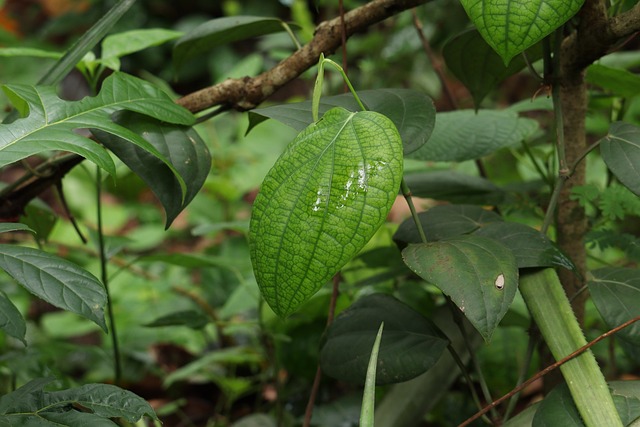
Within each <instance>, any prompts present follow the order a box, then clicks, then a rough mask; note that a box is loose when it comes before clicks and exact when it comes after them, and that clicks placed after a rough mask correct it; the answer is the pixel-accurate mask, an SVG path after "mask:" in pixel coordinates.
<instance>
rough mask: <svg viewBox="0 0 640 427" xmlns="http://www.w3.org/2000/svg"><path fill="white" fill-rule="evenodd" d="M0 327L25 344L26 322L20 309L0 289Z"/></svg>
mask: <svg viewBox="0 0 640 427" xmlns="http://www.w3.org/2000/svg"><path fill="white" fill-rule="evenodd" d="M0 329H2V330H3V331H4V332H6V333H7V335H10V336H12V337H14V338H16V339H19V340H20V341H22V343H23V344H24V345H27V342H26V341H25V339H24V336H25V334H26V333H27V324H26V323H25V321H24V318H23V317H22V314H20V311H18V309H17V308H16V306H15V305H13V303H12V302H11V300H10V299H9V298H7V295H6V294H5V293H4V292H2V291H0Z"/></svg>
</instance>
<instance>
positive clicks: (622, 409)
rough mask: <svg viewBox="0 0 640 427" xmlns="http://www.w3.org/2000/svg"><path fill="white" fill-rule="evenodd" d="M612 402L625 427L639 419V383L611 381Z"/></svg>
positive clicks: (632, 426) (631, 426) (631, 425)
mask: <svg viewBox="0 0 640 427" xmlns="http://www.w3.org/2000/svg"><path fill="white" fill-rule="evenodd" d="M609 386H610V388H611V394H612V395H613V400H614V402H615V404H616V408H617V409H618V413H619V414H620V418H621V419H622V423H623V424H624V425H625V426H629V427H634V424H631V423H632V421H634V420H638V419H639V418H640V381H637V380H636V381H611V382H610V383H609Z"/></svg>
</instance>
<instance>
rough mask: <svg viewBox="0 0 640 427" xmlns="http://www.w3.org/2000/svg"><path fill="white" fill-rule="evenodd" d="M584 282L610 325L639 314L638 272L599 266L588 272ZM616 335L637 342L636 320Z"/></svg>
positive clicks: (639, 329) (638, 327)
mask: <svg viewBox="0 0 640 427" xmlns="http://www.w3.org/2000/svg"><path fill="white" fill-rule="evenodd" d="M591 273H592V274H593V280H590V281H589V282H588V283H587V284H588V286H589V292H590V293H591V297H592V298H593V302H594V303H595V305H596V308H597V309H598V312H600V315H601V316H602V318H603V319H604V321H605V322H606V324H607V326H609V327H610V328H615V327H616V326H619V325H621V324H623V323H624V322H626V321H628V320H631V319H633V318H634V317H637V316H640V272H639V271H638V270H637V269H635V268H614V267H607V268H600V269H597V270H594V271H592V272H591ZM616 336H618V337H620V338H622V339H625V340H627V341H629V342H630V343H632V344H635V345H640V324H639V323H638V322H636V323H634V324H633V325H631V326H628V327H626V328H624V329H623V330H621V331H620V332H618V333H617V334H616Z"/></svg>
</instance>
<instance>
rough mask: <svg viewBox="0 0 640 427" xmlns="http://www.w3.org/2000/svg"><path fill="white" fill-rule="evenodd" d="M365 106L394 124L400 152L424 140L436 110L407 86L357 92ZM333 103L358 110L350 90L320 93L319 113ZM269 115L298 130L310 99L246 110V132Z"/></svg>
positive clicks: (304, 121)
mask: <svg viewBox="0 0 640 427" xmlns="http://www.w3.org/2000/svg"><path fill="white" fill-rule="evenodd" d="M358 96H359V97H360V99H361V101H362V102H363V103H364V105H365V107H366V108H367V110H370V111H376V112H378V113H380V114H383V115H385V116H387V117H388V118H389V119H391V121H392V122H393V124H395V125H396V128H397V129H398V132H400V136H401V137H402V142H403V144H404V154H405V155H406V154H409V153H412V152H414V151H416V150H417V149H418V148H420V147H421V146H422V145H423V144H424V143H426V142H427V140H428V139H429V137H430V136H431V132H432V131H433V126H434V121H435V116H436V110H435V107H434V105H433V101H432V100H431V98H429V97H428V96H427V95H425V94H423V93H421V92H417V91H414V90H410V89H375V90H363V91H362V92H358ZM333 107H342V108H345V109H347V110H349V111H358V110H360V107H359V106H358V104H357V102H356V101H355V99H354V98H353V95H351V94H343V95H337V96H328V97H323V98H321V100H320V115H322V114H324V113H325V112H327V111H329V110H330V109H331V108H333ZM267 118H269V119H274V120H278V121H279V122H282V123H284V124H285V125H287V126H291V127H292V128H294V129H296V130H298V131H301V130H303V129H304V128H306V127H307V126H309V125H310V124H311V123H313V118H312V115H311V102H310V101H305V102H299V103H294V104H283V105H275V106H272V107H266V108H259V109H257V110H251V111H250V112H249V129H248V130H247V132H249V131H250V130H251V129H252V128H253V127H254V126H256V125H257V124H258V123H260V122H262V121H264V120H266V119H267Z"/></svg>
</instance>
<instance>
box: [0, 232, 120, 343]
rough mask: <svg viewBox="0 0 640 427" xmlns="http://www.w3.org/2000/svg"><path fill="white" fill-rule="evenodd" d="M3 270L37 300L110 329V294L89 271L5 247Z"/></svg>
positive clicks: (0, 263) (0, 251)
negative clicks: (107, 314) (106, 311)
mask: <svg viewBox="0 0 640 427" xmlns="http://www.w3.org/2000/svg"><path fill="white" fill-rule="evenodd" d="M0 268H2V269H3V270H5V271H6V272H7V274H9V275H10V276H11V277H13V278H14V280H16V281H17V282H18V283H20V284H21V285H22V286H24V287H25V288H26V289H27V290H28V291H29V292H31V293H33V294H34V295H36V296H37V297H39V298H42V299H43V300H45V301H47V302H48V303H50V304H52V305H55V306H56V307H59V308H61V309H63V310H68V311H71V312H73V313H77V314H79V315H81V316H84V317H86V318H87V319H89V320H92V321H93V322H95V323H96V324H98V325H99V326H100V327H101V328H102V329H104V330H105V331H106V330H107V325H106V324H105V321H104V307H105V305H106V303H107V294H106V292H105V290H104V286H102V283H100V282H99V281H98V279H96V278H95V277H94V276H93V275H91V274H90V273H89V272H87V271H86V270H84V269H82V268H80V267H78V266H77V265H75V264H73V263H71V262H69V261H66V260H64V259H62V258H60V257H57V256H55V255H51V254H48V253H46V252H43V251H40V250H37V249H32V248H27V247H22V246H16V245H5V244H2V245H0Z"/></svg>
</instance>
